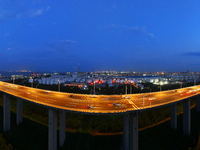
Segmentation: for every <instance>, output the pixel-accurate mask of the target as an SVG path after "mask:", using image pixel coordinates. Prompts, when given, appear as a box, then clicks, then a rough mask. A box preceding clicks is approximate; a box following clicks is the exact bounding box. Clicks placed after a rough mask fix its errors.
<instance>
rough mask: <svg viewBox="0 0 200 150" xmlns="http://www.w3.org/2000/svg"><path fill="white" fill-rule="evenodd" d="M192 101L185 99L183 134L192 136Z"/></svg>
mask: <svg viewBox="0 0 200 150" xmlns="http://www.w3.org/2000/svg"><path fill="white" fill-rule="evenodd" d="M190 125H191V118H190V99H185V100H184V101H183V133H184V134H185V135H190Z"/></svg>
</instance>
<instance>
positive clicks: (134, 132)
mask: <svg viewBox="0 0 200 150" xmlns="http://www.w3.org/2000/svg"><path fill="white" fill-rule="evenodd" d="M130 150H138V112H134V113H131V114H130Z"/></svg>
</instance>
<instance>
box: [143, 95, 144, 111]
mask: <svg viewBox="0 0 200 150" xmlns="http://www.w3.org/2000/svg"><path fill="white" fill-rule="evenodd" d="M143 109H144V93H143Z"/></svg>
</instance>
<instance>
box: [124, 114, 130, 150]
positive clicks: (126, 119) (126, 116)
mask: <svg viewBox="0 0 200 150" xmlns="http://www.w3.org/2000/svg"><path fill="white" fill-rule="evenodd" d="M123 147H124V150H129V113H125V114H124V115H123Z"/></svg>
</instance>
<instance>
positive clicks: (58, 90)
mask: <svg viewBox="0 0 200 150" xmlns="http://www.w3.org/2000/svg"><path fill="white" fill-rule="evenodd" d="M58 91H59V92H60V80H58Z"/></svg>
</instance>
